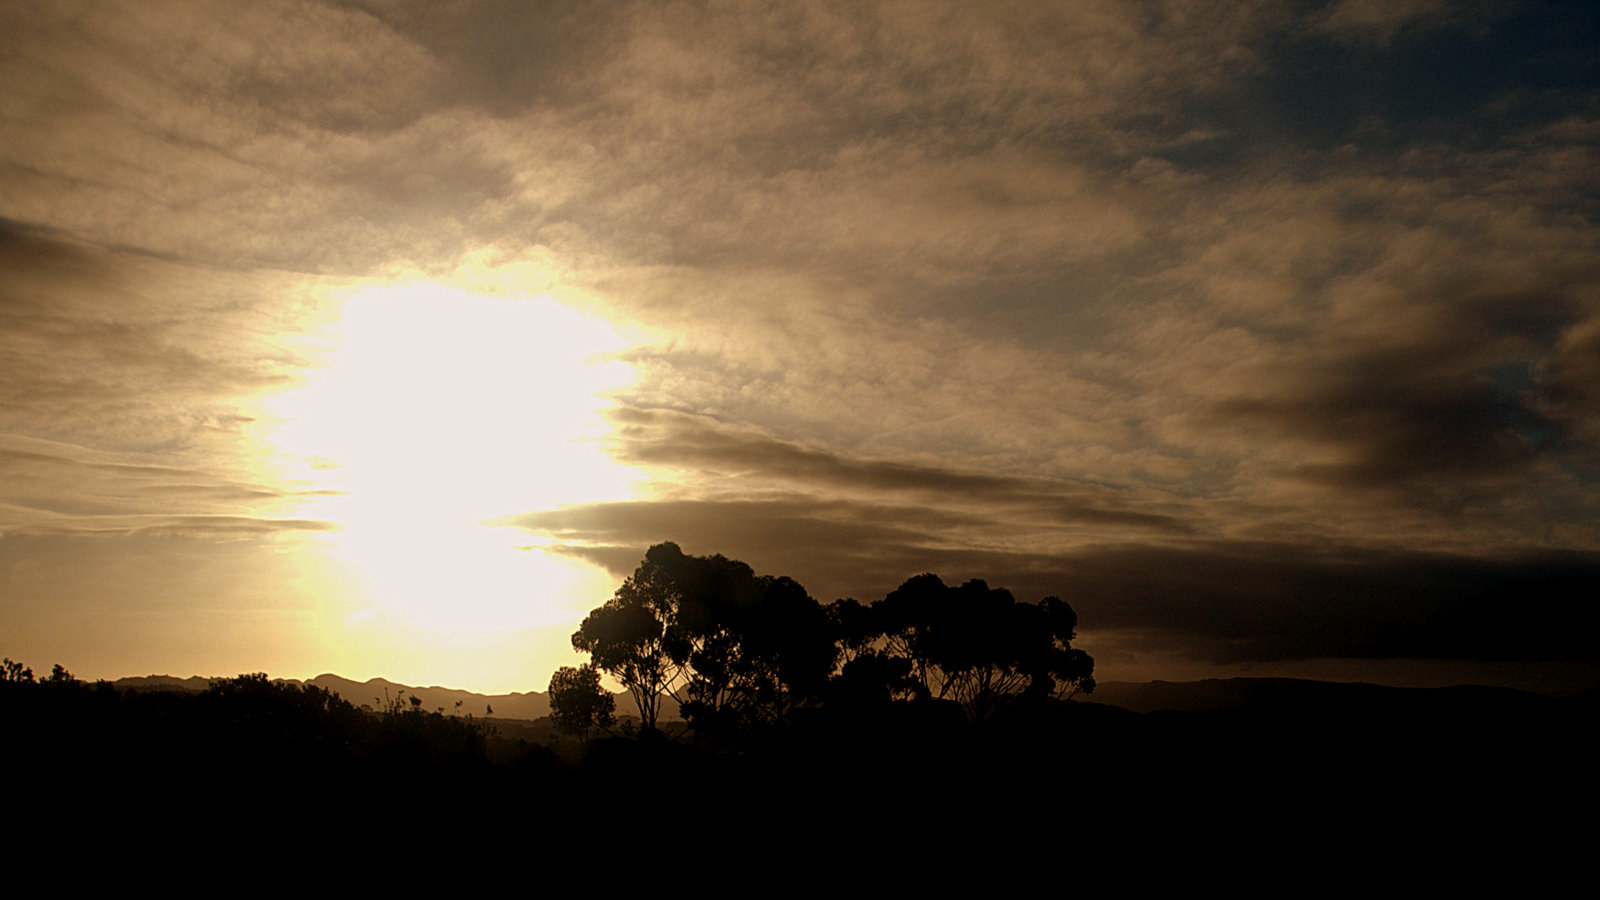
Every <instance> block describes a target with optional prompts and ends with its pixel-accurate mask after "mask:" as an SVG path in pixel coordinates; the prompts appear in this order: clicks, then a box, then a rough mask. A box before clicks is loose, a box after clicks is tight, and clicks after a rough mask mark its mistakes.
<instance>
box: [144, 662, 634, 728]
mask: <svg viewBox="0 0 1600 900" xmlns="http://www.w3.org/2000/svg"><path fill="white" fill-rule="evenodd" d="M273 680H274V681H281V682H284V683H286V684H310V685H314V686H316V687H319V688H323V689H324V690H328V691H332V692H333V693H335V694H338V695H339V696H340V697H341V698H342V699H344V700H345V701H347V702H349V703H352V704H354V705H356V706H368V707H371V708H373V709H382V708H383V707H384V706H385V705H386V704H387V703H389V702H390V701H392V700H399V701H401V702H403V703H407V704H408V705H409V702H410V701H408V700H407V699H406V698H408V697H418V698H421V700H422V708H423V709H426V710H428V711H429V712H443V713H445V714H446V715H451V714H459V715H463V716H466V715H470V716H473V717H476V718H486V717H489V716H493V717H495V718H501V719H538V718H542V717H544V716H548V715H550V698H549V697H548V696H547V695H545V694H541V693H539V692H538V691H529V692H527V693H511V694H477V693H473V692H472V691H464V690H459V689H457V688H445V687H438V686H434V687H415V686H412V685H408V684H397V683H396V682H393V681H389V680H388V679H386V678H371V679H368V680H367V681H354V680H351V679H349V678H344V677H342V676H339V675H334V674H331V673H329V674H323V675H318V676H317V677H315V678H312V679H310V680H308V681H301V680H300V679H298V678H275V679H273ZM212 681H213V679H211V678H203V677H201V676H199V675H195V676H192V677H189V678H175V677H173V676H171V675H146V676H142V677H133V678H119V679H117V680H116V681H115V682H113V684H115V685H116V687H117V689H118V690H141V691H150V690H160V691H190V692H195V693H198V692H200V691H203V690H205V689H206V688H208V687H210V686H211V682H212ZM621 696H622V698H626V697H627V695H626V694H623V695H621ZM458 702H459V703H460V704H461V705H460V706H459V707H457V706H456V703H458ZM491 710H492V712H491Z"/></svg>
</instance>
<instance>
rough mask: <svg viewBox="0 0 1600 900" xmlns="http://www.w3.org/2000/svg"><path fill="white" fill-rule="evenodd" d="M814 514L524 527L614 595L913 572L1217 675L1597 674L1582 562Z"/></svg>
mask: <svg viewBox="0 0 1600 900" xmlns="http://www.w3.org/2000/svg"><path fill="white" fill-rule="evenodd" d="M821 509H822V507H819V506H816V505H812V504H803V503H802V504H796V503H795V502H794V501H792V500H781V501H772V502H763V501H746V502H739V503H713V502H705V503H696V502H663V503H632V504H603V505H595V506H588V507H580V508H574V509H570V510H563V511H557V512H551V513H544V514H537V515H530V516H524V517H520V518H519V519H518V523H519V524H520V525H521V526H522V527H525V528H528V529H529V530H531V531H537V532H540V533H543V534H546V535H549V536H552V537H554V538H555V539H556V540H557V545H556V546H557V549H558V550H560V551H561V552H565V553H568V554H571V555H573V556H576V557H579V558H583V559H587V560H589V561H591V562H594V563H596V564H598V565H601V566H604V567H605V568H607V569H608V570H609V571H611V572H612V574H613V575H614V576H616V577H618V578H619V579H620V578H621V577H625V576H626V575H627V574H629V573H631V572H632V570H633V568H634V567H635V566H637V565H638V561H639V560H640V559H641V558H642V557H643V551H644V548H645V547H647V546H649V545H650V544H652V543H656V542H659V541H662V540H675V541H678V542H679V543H681V544H682V545H683V546H684V547H685V549H686V550H688V551H689V552H693V553H713V552H716V553H724V554H726V555H729V556H733V557H735V558H739V559H743V560H745V561H746V562H750V563H751V564H752V565H754V566H756V567H757V568H758V569H760V570H762V571H774V572H781V573H784V574H789V575H792V576H793V577H795V578H796V579H797V580H799V581H800V582H801V583H802V584H804V585H806V586H807V587H808V589H810V590H812V592H813V593H814V594H816V595H818V596H820V597H823V598H824V599H826V598H830V597H832V596H835V595H839V594H849V595H852V596H856V597H858V598H860V599H865V600H872V599H877V598H878V597H881V596H882V595H883V594H885V593H887V592H888V591H889V590H891V589H893V587H894V586H896V585H898V584H899V583H900V582H901V581H903V580H904V579H905V578H907V577H909V576H911V575H913V574H916V573H918V572H924V571H933V572H935V573H938V574H940V575H943V576H944V577H946V578H947V579H959V580H965V579H967V578H984V579H986V580H988V581H989V582H990V583H992V584H997V585H1001V586H1005V587H1007V588H1010V589H1011V590H1012V591H1013V592H1015V593H1017V594H1018V595H1019V596H1022V597H1025V598H1037V597H1040V596H1045V595H1058V596H1061V597H1064V598H1066V599H1067V600H1068V601H1069V602H1071V603H1072V604H1073V606H1074V608H1076V609H1077V610H1078V612H1079V614H1080V618H1081V621H1082V623H1083V628H1084V630H1085V633H1086V635H1091V634H1093V633H1105V634H1107V635H1110V634H1119V635H1122V637H1121V638H1120V640H1121V642H1122V643H1123V644H1124V646H1130V645H1131V646H1141V645H1142V646H1143V647H1144V648H1145V650H1146V651H1150V650H1158V651H1159V652H1160V653H1163V654H1168V655H1171V654H1174V653H1175V654H1178V655H1180V656H1188V657H1197V658H1204V659H1209V660H1212V661H1214V662H1225V663H1235V662H1268V661H1281V660H1305V659H1318V658H1340V657H1342V658H1357V659H1400V658H1448V659H1468V660H1495V659H1510V660H1518V659H1520V660H1552V659H1557V660H1586V661H1594V660H1596V659H1600V656H1597V651H1596V649H1595V647H1594V644H1593V642H1592V641H1590V640H1589V639H1588V637H1587V635H1588V634H1589V633H1590V632H1591V630H1592V629H1593V627H1594V626H1595V625H1597V624H1600V622H1597V621H1596V619H1597V615H1600V614H1597V613H1596V612H1595V609H1594V606H1593V603H1592V602H1590V598H1591V597H1592V596H1593V595H1594V592H1595V590H1596V589H1597V588H1600V557H1596V556H1595V555H1594V554H1592V553H1588V554H1585V553H1552V552H1548V551H1528V552H1522V553H1515V554H1507V555H1501V556H1488V557H1470V556H1461V555H1450V554H1441V553H1427V552H1416V551H1407V550H1376V549H1363V548H1360V547H1354V546H1337V545H1335V546H1309V545H1300V544H1286V543H1277V542H1253V543H1245V542H1198V543H1192V544H1188V545H1185V546H1162V545H1135V544H1124V545H1098V546H1089V547H1083V548H1080V549H1077V550H1063V551H1059V552H1028V551H1021V550H1009V549H1004V548H982V547H971V546H968V547H960V546H952V545H950V544H948V543H947V542H944V541H942V540H941V539H940V538H939V536H938V534H937V524H938V523H928V526H927V527H926V528H925V529H924V526H923V523H919V522H917V521H916V520H915V518H914V515H915V514H914V513H912V512H911V511H895V510H881V511H879V519H878V520H877V521H872V522H856V523H852V524H850V525H847V526H838V525H834V524H830V523H827V522H823V521H820V520H818V519H816V518H814V515H815V513H817V512H819V511H820V510H821ZM836 510H837V507H835V508H833V509H832V510H830V511H836ZM902 516H903V517H905V518H903V519H902V518H900V517H902ZM1130 638H1131V639H1130ZM1088 646H1089V648H1090V649H1091V651H1092V650H1093V647H1092V645H1088Z"/></svg>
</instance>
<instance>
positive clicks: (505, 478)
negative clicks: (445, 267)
mask: <svg viewBox="0 0 1600 900" xmlns="http://www.w3.org/2000/svg"><path fill="white" fill-rule="evenodd" d="M332 342H333V345H334V347H335V348H336V349H335V350H334V352H333V355H332V359H331V361H330V363H329V365H328V366H327V367H326V368H324V369H322V370H320V371H317V372H315V373H313V375H312V377H311V378H310V379H309V383H308V384H307V385H306V386H305V387H304V388H303V389H301V390H298V391H295V392H293V393H291V394H288V395H286V396H284V397H282V398H280V400H279V401H278V402H277V403H276V404H275V407H276V413H277V415H278V416H279V417H281V421H282V424H281V426H280V428H279V429H278V432H277V434H276V438H275V440H276V443H277V444H278V446H279V447H280V448H281V449H282V450H283V451H285V452H286V453H287V454H288V455H289V457H290V458H291V459H292V460H294V461H296V465H295V468H296V471H295V472H294V473H293V475H294V477H296V479H297V480H300V481H303V482H306V483H309V484H311V485H314V486H315V488H316V489H319V490H325V491H336V492H340V493H338V494H337V495H335V496H329V497H327V498H326V499H322V500H319V501H317V502H316V503H315V505H314V508H313V509H310V510H307V511H306V513H305V514H306V515H311V516H314V517H316V518H319V519H325V520H329V521H332V522H335V523H337V524H338V525H340V526H341V528H342V531H341V532H340V533H338V534H337V535H335V536H334V537H333V538H331V540H332V541H333V543H334V545H335V553H336V554H337V556H338V557H339V558H340V559H341V560H342V561H343V562H344V563H345V564H346V565H347V566H348V567H349V568H350V569H352V570H353V571H354V574H355V576H356V577H357V579H358V580H359V581H360V582H362V583H363V585H364V587H365V593H366V599H367V601H368V604H369V605H370V607H371V609H372V610H373V611H375V612H376V613H378V614H379V615H385V614H390V615H398V616H400V617H402V618H404V619H406V620H409V621H411V622H413V623H414V624H416V625H420V626H422V627H425V628H433V629H451V630H478V629H491V630H493V629H506V628H521V627H530V626H535V625H539V624H547V623H550V622H551V621H553V620H557V619H561V618H564V617H566V616H569V615H570V611H568V608H569V607H571V606H572V605H573V604H581V603H582V602H586V599H585V598H584V597H583V596H582V595H586V594H587V593H589V592H590V591H592V589H593V586H592V585H591V584H589V582H590V581H591V580H592V576H593V573H592V572H586V571H582V570H581V567H579V566H577V565H576V564H574V563H571V562H569V561H567V560H564V559H561V558H559V557H553V556H549V555H547V554H544V553H542V552H540V551H539V550H537V549H536V548H527V546H526V545H527V544H528V543H529V539H528V537H527V536H526V535H524V534H521V533H519V532H516V531H514V530H512V529H509V528H505V527H494V526H491V525H488V524H485V523H486V522H487V521H489V520H491V519H495V518H498V517H503V516H506V515H508V514H512V513H518V512H525V511H528V510H537V509H549V508H552V507H556V506H560V505H563V504H569V503H580V502H594V501H601V500H614V499H622V498H625V497H627V496H628V489H629V485H630V483H631V482H632V480H633V478H634V475H633V473H632V472H631V471H630V470H628V469H626V468H624V467H622V466H620V465H618V464H617V463H615V462H613V461H612V460H611V459H610V458H609V457H608V456H606V454H605V453H604V452H603V451H602V450H601V448H600V447H599V445H598V441H597V439H598V438H599V437H600V436H601V435H602V434H603V433H604V423H603V421H602V420H601V418H600V412H601V411H602V410H603V409H604V408H605V406H606V404H607V401H606V399H605V396H606V394H607V393H608V392H610V391H612V390H615V389H617V388H619V387H621V386H623V385H624V384H626V383H627V382H628V381H629V379H630V377H631V372H630V370H629V369H628V367H627V366H626V365H624V364H622V363H620V362H616V361H614V360H608V356H610V355H613V354H615V353H616V351H618V350H620V349H622V347H623V346H624V342H623V340H622V339H621V338H620V337H619V336H618V335H617V334H616V333H615V332H614V331H612V330H611V329H610V328H609V327H607V326H606V325H605V324H604V323H602V322H599V321H597V320H594V319H591V318H587V317H585V316H583V315H580V314H579V313H577V312H575V311H573V310H571V309H568V308H566V307H564V306H562V305H560V304H559V303H556V302H555V301H554V300H551V299H549V298H545V297H539V298H531V299H520V300H508V299H502V298H497V297H486V296H481V295H476V294H471V293H467V292H463V291H459V290H455V289H451V288H445V287H440V286H437V285H428V284H409V285H401V286H388V287H380V288H373V289H370V290H366V291H362V292H360V293H356V294H354V295H352V296H351V297H350V298H349V299H348V301H346V302H345V304H344V310H343V316H342V318H341V321H340V322H339V324H338V326H337V329H336V332H335V334H334V335H333V336H332Z"/></svg>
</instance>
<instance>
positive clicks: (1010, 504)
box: [0, 0, 1600, 690]
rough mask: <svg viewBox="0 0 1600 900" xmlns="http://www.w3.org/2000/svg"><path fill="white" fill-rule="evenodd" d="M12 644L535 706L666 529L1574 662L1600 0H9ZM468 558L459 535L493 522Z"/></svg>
mask: <svg viewBox="0 0 1600 900" xmlns="http://www.w3.org/2000/svg"><path fill="white" fill-rule="evenodd" d="M0 32H3V33H4V34H5V35H6V39H5V41H4V42H0V273H3V274H0V644H3V646H0V651H3V652H4V653H5V654H6V655H8V656H10V657H11V658H15V659H22V660H24V661H25V662H28V663H29V664H31V665H33V666H34V667H35V668H36V669H38V668H41V667H43V668H48V666H49V664H50V663H53V662H62V663H64V664H66V665H67V667H68V668H69V669H72V670H74V671H75V672H78V673H79V674H81V675H85V676H87V677H117V676H120V675H132V674H149V673H151V672H168V673H171V674H177V675H189V674H207V675H218V674H233V673H235V672H241V671H250V670H256V669H265V670H267V671H269V672H271V673H272V674H274V675H283V676H299V677H305V676H310V675H315V674H318V673H319V672H322V671H330V670H331V671H338V672H340V673H341V674H345V675H348V676H351V677H370V676H374V675H383V676H386V677H390V678H394V679H396V680H401V681H405V680H411V681H419V682H434V683H447V684H450V685H452V686H457V687H465V688H469V689H477V690H542V689H543V688H544V687H545V684H546V683H547V681H548V677H549V672H550V671H551V670H552V669H553V668H554V667H555V666H557V665H566V664H571V663H573V662H574V661H576V659H577V657H576V656H575V655H573V654H572V653H571V651H570V646H569V644H568V636H569V635H570V634H571V631H572V630H573V628H574V627H575V626H576V624H577V622H578V621H579V620H580V619H581V618H582V615H583V613H584V612H585V611H586V610H587V609H588V608H589V607H591V606H593V605H596V604H598V603H599V602H602V601H603V600H604V599H605V598H606V597H607V596H609V593H610V591H611V590H613V589H614V588H615V586H616V584H617V583H619V582H620V580H621V579H622V578H623V577H625V576H626V575H627V574H628V573H629V572H631V571H632V569H633V568H634V567H635V566H636V565H637V564H638V562H639V561H640V560H641V559H642V557H643V554H644V551H645V549H646V548H647V547H648V546H649V545H650V544H653V543H656V542H660V541H663V540H673V541H676V542H678V543H679V544H680V545H681V546H682V547H683V548H684V550H685V551H686V552H689V553H694V554H710V553H722V554H725V555H728V556H731V557H735V558H738V559H742V560H744V561H746V562H748V563H750V564H751V565H752V566H753V567H754V568H755V569H756V570H757V571H758V572H765V573H773V574H787V575H791V576H793V577H795V578H796V579H798V580H799V581H800V582H801V583H802V584H804V585H805V586H806V587H807V588H808V589H809V590H810V592H811V593H812V595H813V596H815V597H817V598H818V599H819V600H821V601H823V602H827V601H829V600H832V599H834V598H836V597H842V596H853V597H856V598H857V599H861V600H864V601H865V600H872V599H877V598H880V597H882V596H883V595H884V594H885V593H886V592H888V591H889V590H891V589H893V588H894V587H895V586H896V585H898V584H899V583H900V582H901V581H903V580H904V579H905V578H907V577H909V576H911V575H914V574H917V573H920V572H925V571H932V572H935V573H938V574H940V575H941V576H943V577H944V578H945V580H946V581H960V580H965V579H968V578H984V579H986V580H988V581H989V582H990V584H992V585H998V586H1003V587H1007V588H1010V589H1011V590H1012V591H1014V592H1015V593H1016V594H1017V595H1018V596H1019V597H1021V598H1023V599H1030V600H1032V599H1038V598H1039V597H1041V596H1044V595H1047V594H1054V595H1059V596H1061V597H1062V598H1064V599H1066V600H1068V601H1069V602H1070V603H1071V604H1072V605H1073V606H1074V607H1075V608H1076V609H1077V610H1078V613H1079V616H1080V621H1081V623H1082V626H1081V634H1082V640H1081V644H1082V646H1083V647H1084V648H1085V649H1087V650H1089V651H1090V652H1091V653H1092V654H1094V655H1095V657H1096V659H1097V661H1098V663H1099V671H1098V674H1099V675H1100V676H1101V678H1102V679H1136V678H1151V677H1202V676H1208V675H1238V674H1263V673H1284V674H1307V675H1318V676H1323V677H1339V678H1366V679H1368V680H1388V681H1392V682H1399V683H1449V682H1453V681H1461V680H1487V681H1496V682H1499V683H1512V684H1526V685H1544V686H1555V687H1572V686H1580V685H1581V686H1586V687H1587V686H1593V685H1594V684H1595V683H1596V682H1597V681H1600V677H1597V673H1600V665H1597V651H1596V650H1595V649H1594V646H1595V645H1594V644H1593V642H1591V641H1590V640H1588V638H1589V636H1590V635H1591V634H1592V633H1593V632H1594V626H1595V625H1596V624H1597V620H1600V616H1597V614H1596V613H1595V612H1594V609H1595V605H1594V597H1595V596H1597V595H1600V590H1597V589H1600V512H1597V511H1600V456H1597V450H1600V219H1597V215H1600V191H1597V173H1600V158H1597V157H1600V154H1597V148H1600V91H1597V90H1596V87H1597V80H1600V78H1597V76H1600V71H1597V65H1600V64H1597V55H1596V53H1595V48H1596V47H1600V10H1597V9H1596V8H1594V7H1593V6H1591V5H1589V4H1585V3H1560V2H1515V0H1461V2H1450V0H1400V2H1377V0H1373V2H1357V0H1341V2H1332V3H1322V2H1289V0H1283V2H1278V0H1260V2H1237V3H1214V2H1184V0H1149V2H1126V0H1105V2H1096V0H1062V2H1041V0H1030V2H1018V3H1004V2H992V3H983V4H974V3H969V2H951V3H939V2H931V0H930V2H905V3H861V2H849V3H829V2H795V3H786V2H774V3H738V2H723V3H667V2H649V3H626V2H616V3H612V2H595V3H537V2H522V0H516V2H513V0H486V2H472V0H463V2H454V3H432V2H421V0H416V2H406V0H394V2H387V0H367V2H342V3H341V2H277V0H259V2H248V3H246V2H187V0H183V2H178V0H174V2H156V0H144V2H131V0H130V2H104V3H96V2H82V3H77V2H70V0H50V2H38V3H27V2H8V3H6V4H4V5H0ZM485 536H489V537H485Z"/></svg>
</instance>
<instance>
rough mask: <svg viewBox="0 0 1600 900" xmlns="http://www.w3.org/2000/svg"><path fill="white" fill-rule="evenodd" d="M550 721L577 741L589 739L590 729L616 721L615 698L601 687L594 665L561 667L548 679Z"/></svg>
mask: <svg viewBox="0 0 1600 900" xmlns="http://www.w3.org/2000/svg"><path fill="white" fill-rule="evenodd" d="M550 720H551V721H552V722H554V723H555V726H556V728H557V729H559V730H561V731H563V732H566V733H567V734H572V735H576V736H577V737H578V739H579V740H588V739H589V730H590V729H591V728H610V727H611V726H612V725H613V724H614V723H615V722H616V698H614V697H612V696H611V695H610V694H609V693H607V692H606V690H605V688H602V687H601V686H600V673H599V671H597V670H596V669H595V667H594V666H593V665H582V666H576V667H574V666H562V667H561V668H559V669H557V670H556V672H555V674H554V675H552V676H550Z"/></svg>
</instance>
